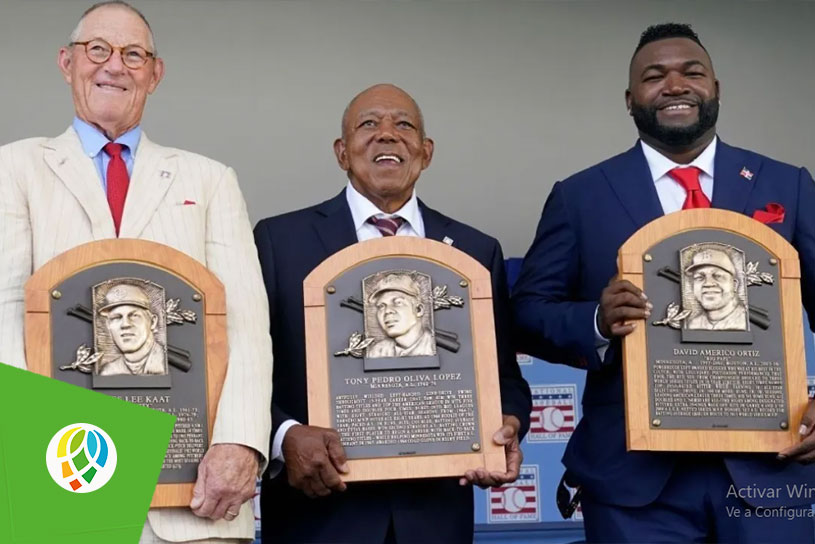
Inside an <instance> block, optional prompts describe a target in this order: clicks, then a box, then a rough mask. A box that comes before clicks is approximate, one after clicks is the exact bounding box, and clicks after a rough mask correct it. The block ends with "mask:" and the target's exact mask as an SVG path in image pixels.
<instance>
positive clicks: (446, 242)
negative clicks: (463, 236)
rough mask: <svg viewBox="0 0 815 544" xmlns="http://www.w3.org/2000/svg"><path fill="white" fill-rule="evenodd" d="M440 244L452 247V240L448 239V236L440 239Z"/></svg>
mask: <svg viewBox="0 0 815 544" xmlns="http://www.w3.org/2000/svg"><path fill="white" fill-rule="evenodd" d="M442 242H444V243H445V244H447V245H448V246H452V245H453V239H452V238H450V237H449V236H445V237H444V238H442Z"/></svg>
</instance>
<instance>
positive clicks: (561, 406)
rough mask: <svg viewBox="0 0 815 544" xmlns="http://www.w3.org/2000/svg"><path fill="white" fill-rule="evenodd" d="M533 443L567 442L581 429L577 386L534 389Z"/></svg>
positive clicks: (528, 438)
mask: <svg viewBox="0 0 815 544" xmlns="http://www.w3.org/2000/svg"><path fill="white" fill-rule="evenodd" d="M531 389H532V414H531V421H530V426H529V433H528V434H527V435H526V439H527V441H529V442H567V441H568V440H569V437H571V436H572V431H574V428H575V426H576V425H577V419H578V417H577V385H575V384H559V385H533V386H531Z"/></svg>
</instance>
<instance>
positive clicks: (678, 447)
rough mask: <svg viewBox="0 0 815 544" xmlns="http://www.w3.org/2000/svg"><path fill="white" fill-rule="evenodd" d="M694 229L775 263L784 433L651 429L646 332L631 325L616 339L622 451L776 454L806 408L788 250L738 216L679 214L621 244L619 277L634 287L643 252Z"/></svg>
mask: <svg viewBox="0 0 815 544" xmlns="http://www.w3.org/2000/svg"><path fill="white" fill-rule="evenodd" d="M695 229H718V230H723V231H730V232H733V233H736V234H739V235H741V236H746V237H748V238H750V239H752V241H753V242H755V243H756V244H758V245H759V246H762V247H763V248H764V249H765V250H766V251H768V252H769V253H770V254H771V255H773V256H774V258H776V259H777V260H778V278H777V279H778V283H779V292H780V298H781V300H780V303H781V321H782V323H781V327H782V335H783V339H784V341H783V344H784V345H783V353H784V364H785V368H786V378H787V400H788V402H789V406H788V408H789V411H788V413H789V418H790V423H789V425H788V428H787V429H786V430H781V429H779V430H777V431H769V430H766V431H765V430H762V431H756V430H732V429H731V430H725V429H722V430H713V429H711V430H707V429H690V430H689V429H658V428H652V427H651V425H650V421H649V417H650V414H649V412H650V410H649V409H648V406H649V392H648V378H647V372H648V361H647V354H646V329H647V328H648V327H647V326H638V327H636V328H635V329H634V331H633V332H632V333H631V334H629V335H627V336H625V337H623V379H624V383H625V421H626V446H627V448H628V449H629V450H655V451H718V452H778V451H781V450H782V449H784V448H786V447H789V446H791V445H793V444H796V443H798V441H799V436H798V423H799V422H800V421H801V417H802V415H803V413H804V410H805V409H806V407H807V403H808V397H807V385H806V384H807V382H806V359H805V353H804V339H803V331H802V319H803V315H802V311H801V286H800V278H801V271H800V266H799V263H798V252H797V251H796V250H795V248H794V247H792V245H791V244H790V243H789V242H787V241H786V240H785V239H784V238H782V237H781V236H780V235H779V234H777V233H776V232H775V231H773V230H772V229H771V228H769V227H767V226H766V225H764V224H762V223H760V222H758V221H756V220H754V219H752V218H750V217H748V216H746V215H743V214H740V213H735V212H731V211H727V210H721V209H696V210H685V211H680V212H676V213H671V214H668V215H665V216H663V217H661V218H659V219H656V220H654V221H652V222H650V223H648V224H647V225H645V226H644V227H642V228H641V229H640V230H638V231H637V232H636V233H634V235H632V236H631V238H629V239H628V240H627V241H626V242H625V244H623V246H622V247H621V248H620V250H619V253H618V261H617V267H618V270H619V271H620V273H619V277H620V278H621V279H623V280H628V281H630V282H631V283H633V284H634V285H636V286H637V287H639V288H641V289H642V288H643V285H644V280H643V260H644V257H645V255H646V254H647V253H648V251H649V249H650V248H651V247H653V246H654V245H656V244H657V243H659V242H661V241H662V240H663V239H665V238H668V237H669V236H674V235H676V234H679V233H681V232H684V231H689V230H695ZM652 317H653V316H652ZM644 408H645V409H644Z"/></svg>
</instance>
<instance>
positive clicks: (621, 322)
mask: <svg viewBox="0 0 815 544" xmlns="http://www.w3.org/2000/svg"><path fill="white" fill-rule="evenodd" d="M653 307H654V306H653V305H652V304H651V303H650V302H648V297H647V296H645V293H643V292H642V290H641V289H640V288H639V287H637V286H636V285H634V284H633V283H631V282H630V281H628V280H618V279H614V278H612V279H611V281H610V282H608V286H607V287H606V288H605V289H603V293H602V294H601V295H600V306H599V309H598V310H597V329H598V330H599V331H600V334H602V335H603V336H604V337H605V338H611V337H612V336H625V335H627V334H630V333H631V332H632V331H633V330H634V327H636V323H627V321H631V320H634V319H647V318H648V317H649V316H650V315H651V309H652V308H653Z"/></svg>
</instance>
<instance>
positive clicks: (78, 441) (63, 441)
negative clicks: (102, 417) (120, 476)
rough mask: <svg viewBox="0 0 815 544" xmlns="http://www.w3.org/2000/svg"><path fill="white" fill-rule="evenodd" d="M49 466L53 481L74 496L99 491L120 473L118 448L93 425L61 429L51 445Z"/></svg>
mask: <svg viewBox="0 0 815 544" xmlns="http://www.w3.org/2000/svg"><path fill="white" fill-rule="evenodd" d="M45 464H46V466H47V467H48V473H49V474H51V478H53V479H54V481H55V482H56V483H57V485H59V486H60V487H61V488H63V489H67V490H68V491H72V492H74V493H90V492H91V491H96V490H97V489H99V488H100V487H102V486H103V485H105V484H106V483H108V481H110V478H111V477H112V476H113V471H114V470H116V446H115V445H114V444H113V441H112V440H111V439H110V436H108V433H106V432H105V431H103V430H102V429H100V428H99V427H97V426H96V425H91V424H89V423H74V424H73V425H67V426H65V427H63V428H62V429H60V430H59V431H58V432H57V434H55V435H54V437H53V438H52V439H51V442H49V443H48V449H47V450H46V451H45Z"/></svg>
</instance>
